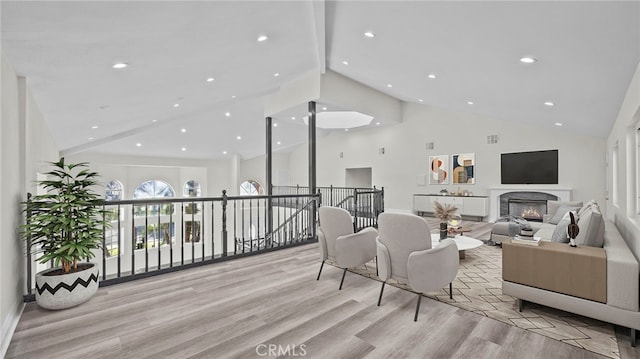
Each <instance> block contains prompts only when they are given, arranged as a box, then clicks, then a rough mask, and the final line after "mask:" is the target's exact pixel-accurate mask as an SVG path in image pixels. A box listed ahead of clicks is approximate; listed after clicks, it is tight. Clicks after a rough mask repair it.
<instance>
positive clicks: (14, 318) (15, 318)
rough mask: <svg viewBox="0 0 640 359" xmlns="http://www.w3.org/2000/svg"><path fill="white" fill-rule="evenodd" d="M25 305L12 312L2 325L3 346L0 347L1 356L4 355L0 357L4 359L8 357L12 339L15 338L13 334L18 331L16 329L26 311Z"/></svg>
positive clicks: (21, 304)
mask: <svg viewBox="0 0 640 359" xmlns="http://www.w3.org/2000/svg"><path fill="white" fill-rule="evenodd" d="M24 305H25V304H24V303H23V302H20V303H19V304H18V308H15V310H12V311H11V312H10V313H9V315H8V316H7V318H5V320H4V322H3V323H2V346H1V347H0V354H2V355H0V357H2V358H4V357H5V356H6V355H7V350H8V349H9V344H11V338H13V333H14V332H15V331H16V327H17V326H18V322H19V321H20V317H21V316H22V312H23V311H24Z"/></svg>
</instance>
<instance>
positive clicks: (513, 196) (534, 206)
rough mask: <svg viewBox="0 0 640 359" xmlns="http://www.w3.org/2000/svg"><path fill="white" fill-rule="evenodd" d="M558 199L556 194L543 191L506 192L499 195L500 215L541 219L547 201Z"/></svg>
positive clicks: (532, 219) (545, 209) (545, 212)
mask: <svg viewBox="0 0 640 359" xmlns="http://www.w3.org/2000/svg"><path fill="white" fill-rule="evenodd" d="M549 200H552V201H556V200H558V196H556V195H553V194H550V193H545V192H524V191H514V192H506V193H503V194H501V195H500V196H499V202H500V212H499V213H500V216H506V215H511V216H516V217H522V218H524V219H526V220H529V221H540V222H541V221H542V216H543V215H545V214H547V201H549Z"/></svg>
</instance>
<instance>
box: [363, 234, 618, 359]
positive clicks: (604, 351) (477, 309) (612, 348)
mask: <svg viewBox="0 0 640 359" xmlns="http://www.w3.org/2000/svg"><path fill="white" fill-rule="evenodd" d="M431 228H434V226H433V225H432V226H431ZM470 236H473V232H472V233H470ZM482 237H484V236H482ZM476 238H479V237H476ZM479 239H484V240H485V241H486V239H488V237H487V238H479ZM375 268H376V267H375V263H374V262H371V263H368V264H367V265H366V266H361V267H358V268H356V269H353V270H350V271H352V272H354V273H357V274H360V275H363V276H366V277H369V278H372V279H375V280H380V279H379V278H378V277H377V276H376V270H375ZM388 283H389V284H391V285H394V286H396V287H398V288H402V289H405V290H409V291H411V289H410V288H409V287H408V286H407V285H404V284H401V283H397V282H395V281H393V280H390V281H389V282H388ZM425 296H426V297H428V298H431V299H434V300H437V301H440V302H443V303H448V304H450V305H453V306H456V307H458V308H461V309H464V310H468V311H470V312H473V313H476V314H479V315H483V316H486V317H489V318H493V319H495V320H498V321H500V322H503V323H506V324H509V325H513V326H516V327H518V328H522V329H526V330H529V331H532V332H535V333H538V334H542V335H544V336H547V337H549V338H552V339H555V340H559V341H561V342H564V343H567V344H570V345H574V346H577V347H579V348H583V349H586V350H589V351H592V352H594V353H598V354H601V355H604V356H607V357H610V358H620V352H619V349H618V343H617V341H616V336H615V331H614V328H613V325H611V324H609V323H605V322H601V321H598V320H595V319H591V318H587V317H583V316H580V315H576V314H572V313H568V312H564V311H560V310H557V309H553V308H549V307H545V306H542V305H538V304H535V303H529V302H527V304H526V305H525V307H524V309H523V311H522V312H519V311H518V303H517V301H516V299H515V298H514V297H511V296H508V295H504V294H502V249H501V248H500V247H498V246H489V245H483V246H481V247H479V248H476V249H472V250H467V251H466V257H465V259H461V260H460V267H459V269H458V275H457V277H456V279H455V280H454V281H453V299H449V288H448V287H447V288H443V289H442V290H440V291H439V292H433V293H426V294H425Z"/></svg>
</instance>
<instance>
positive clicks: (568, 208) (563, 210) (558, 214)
mask: <svg viewBox="0 0 640 359" xmlns="http://www.w3.org/2000/svg"><path fill="white" fill-rule="evenodd" d="M579 209H580V207H574V206H567V205H562V206H560V207H559V208H558V209H557V210H556V213H554V215H553V217H551V218H550V219H549V223H551V224H558V222H560V220H561V219H562V218H563V217H564V216H565V215H566V214H567V213H568V212H569V211H575V212H574V213H577V211H578V210H579Z"/></svg>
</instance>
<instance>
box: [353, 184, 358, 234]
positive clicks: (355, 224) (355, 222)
mask: <svg viewBox="0 0 640 359" xmlns="http://www.w3.org/2000/svg"><path fill="white" fill-rule="evenodd" d="M353 231H354V232H357V231H358V189H357V188H354V189H353Z"/></svg>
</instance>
